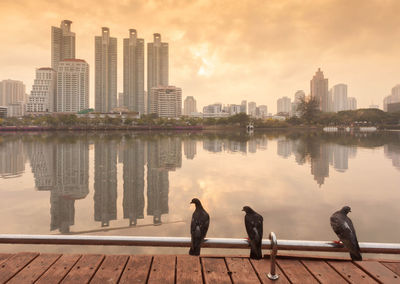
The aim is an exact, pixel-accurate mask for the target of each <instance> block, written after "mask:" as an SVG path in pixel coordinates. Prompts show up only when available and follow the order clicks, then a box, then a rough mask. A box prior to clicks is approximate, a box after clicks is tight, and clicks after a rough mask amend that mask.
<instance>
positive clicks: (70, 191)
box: [0, 131, 400, 253]
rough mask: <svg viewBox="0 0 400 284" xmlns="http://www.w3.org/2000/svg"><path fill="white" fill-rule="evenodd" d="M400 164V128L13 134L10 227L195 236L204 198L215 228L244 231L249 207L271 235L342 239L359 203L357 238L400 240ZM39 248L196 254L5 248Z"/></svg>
mask: <svg viewBox="0 0 400 284" xmlns="http://www.w3.org/2000/svg"><path fill="white" fill-rule="evenodd" d="M399 170H400V133H399V132H383V133H374V134H337V133H331V134H321V133H317V132H265V133H260V132H257V131H256V133H255V134H254V135H251V136H249V135H248V134H246V133H234V132H227V133H224V132H222V133H221V132H218V133H201V132H196V133H186V132H185V133H159V132H157V133H132V132H130V133H124V132H109V133H106V134H100V133H93V134H86V133H77V132H75V133H16V134H12V133H5V134H1V135H0V196H1V198H0V214H1V216H2V226H1V227H0V233H18V234H94V235H140V236H189V225H190V220H191V214H192V212H193V209H194V208H193V205H192V206H191V205H190V204H189V202H190V200H191V199H192V198H193V197H198V198H200V200H201V201H202V202H203V205H204V207H205V208H206V210H207V211H208V212H209V214H210V216H211V223H210V229H209V232H208V237H234V238H241V237H246V231H245V228H244V224H243V216H244V214H243V212H242V211H241V209H242V207H243V206H244V205H249V206H251V207H252V208H253V209H255V210H256V211H257V212H259V213H260V214H262V215H263V216H264V232H266V234H265V236H264V237H265V238H266V237H267V234H268V232H270V231H274V232H275V233H276V234H277V236H278V238H282V239H304V240H334V239H336V236H335V235H334V233H333V231H332V230H331V228H330V224H329V216H330V215H331V214H332V213H333V212H334V211H336V210H337V209H339V208H341V207H342V206H343V205H349V206H351V208H352V213H350V217H351V218H352V220H353V223H354V225H355V227H356V230H357V233H358V238H359V241H368V242H400V219H399V218H398V216H400V206H399V202H400V188H399V181H400V171H399ZM38 249H40V250H41V251H43V250H44V251H62V252H107V253H121V252H127V253H163V252H169V253H171V252H172V253H175V252H178V253H182V252H186V251H187V249H171V248H168V249H166V248H165V249H160V248H133V247H132V248H131V247H129V248H123V247H71V246H40V247H33V246H29V247H27V246H15V245H2V246H0V251H16V250H25V251H26V250H38ZM208 252H211V253H212V252H216V250H208Z"/></svg>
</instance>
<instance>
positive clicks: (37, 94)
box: [26, 63, 58, 112]
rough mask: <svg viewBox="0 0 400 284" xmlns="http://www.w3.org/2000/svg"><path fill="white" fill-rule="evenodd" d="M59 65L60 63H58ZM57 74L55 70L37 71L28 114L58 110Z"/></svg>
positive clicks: (41, 69)
mask: <svg viewBox="0 0 400 284" xmlns="http://www.w3.org/2000/svg"><path fill="white" fill-rule="evenodd" d="M57 65H58V63H57ZM56 94H57V73H56V71H55V70H54V69H53V68H39V69H36V78H35V80H34V82H33V86H32V91H31V95H30V96H29V98H28V103H27V105H26V111H27V112H54V111H56V110H57V105H56V98H57V96H56Z"/></svg>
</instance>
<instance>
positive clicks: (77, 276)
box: [61, 254, 104, 283]
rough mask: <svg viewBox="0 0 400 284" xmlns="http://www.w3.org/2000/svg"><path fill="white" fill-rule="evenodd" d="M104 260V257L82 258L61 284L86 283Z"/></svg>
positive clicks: (85, 256)
mask: <svg viewBox="0 0 400 284" xmlns="http://www.w3.org/2000/svg"><path fill="white" fill-rule="evenodd" d="M103 259H104V255H100V254H86V255H84V256H82V257H81V258H80V259H79V260H78V262H77V263H76V264H75V265H74V267H73V268H72V269H71V271H70V272H69V273H68V274H67V276H66V277H65V278H64V280H63V281H62V282H61V283H88V282H89V281H90V279H92V277H93V275H94V274H95V273H96V270H97V269H98V267H99V266H100V264H101V262H102V261H103Z"/></svg>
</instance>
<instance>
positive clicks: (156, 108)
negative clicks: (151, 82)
mask: <svg viewBox="0 0 400 284" xmlns="http://www.w3.org/2000/svg"><path fill="white" fill-rule="evenodd" d="M150 113H156V114H158V116H159V117H170V118H176V117H179V116H181V114H182V89H181V88H177V87H175V86H160V87H153V88H152V89H151V92H150Z"/></svg>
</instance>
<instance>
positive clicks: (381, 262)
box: [379, 261, 400, 277]
mask: <svg viewBox="0 0 400 284" xmlns="http://www.w3.org/2000/svg"><path fill="white" fill-rule="evenodd" d="M379 263H380V264H382V265H383V266H385V267H386V268H387V269H389V270H390V271H392V272H393V273H394V274H396V275H398V276H399V277H400V273H397V272H396V271H394V270H393V269H392V268H391V267H390V266H387V265H385V263H388V262H385V261H379ZM389 263H390V262H389Z"/></svg>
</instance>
